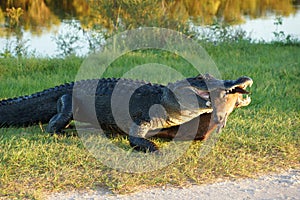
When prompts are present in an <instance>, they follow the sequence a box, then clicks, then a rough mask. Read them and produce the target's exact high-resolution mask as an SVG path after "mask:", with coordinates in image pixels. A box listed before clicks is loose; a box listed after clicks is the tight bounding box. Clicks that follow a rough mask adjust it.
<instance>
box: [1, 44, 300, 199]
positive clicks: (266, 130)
mask: <svg viewBox="0 0 300 200" xmlns="http://www.w3.org/2000/svg"><path fill="white" fill-rule="evenodd" d="M203 46H204V48H205V49H206V50H207V52H208V53H209V55H210V56H211V57H212V59H213V60H214V61H215V62H216V64H217V66H218V69H219V70H220V72H221V74H222V77H223V78H224V79H234V78H237V77H239V76H241V75H247V76H250V77H252V78H253V80H254V85H253V86H252V88H251V92H252V103H251V104H250V106H248V107H246V108H242V109H237V110H235V111H234V113H232V114H231V116H230V117H229V121H228V124H227V127H226V128H225V129H224V130H223V132H222V134H221V136H220V138H219V141H218V142H217V144H216V145H215V146H214V147H213V148H212V151H211V152H210V153H209V154H208V155H206V156H205V157H201V155H200V152H199V150H200V147H201V145H202V142H193V143H192V145H191V146H190V148H189V150H188V151H187V152H186V153H185V154H184V155H183V156H182V157H180V158H179V159H178V160H176V161H175V162H174V163H172V164H171V165H169V166H167V167H165V168H163V169H161V170H158V171H153V172H149V173H141V174H129V173H122V172H118V171H116V170H114V169H110V168H108V167H107V166H105V165H103V164H102V163H101V162H100V161H98V160H97V159H95V158H94V157H93V156H92V155H91V154H90V153H89V152H88V151H87V150H86V149H85V148H84V146H83V144H82V142H81V140H80V138H78V137H63V136H54V137H51V136H50V135H49V134H46V133H44V132H43V128H41V127H40V126H35V127H29V128H9V129H0V198H8V199H9V198H22V199H23V198H28V199H34V198H42V197H43V195H44V194H46V193H49V192H55V191H63V190H70V189H77V190H81V189H96V188H97V187H106V188H109V189H111V190H112V191H115V192H119V193H124V192H131V191H134V190H136V189H138V188H143V187H148V186H163V185H166V184H171V185H182V186H186V185H188V184H191V183H196V184H201V183H209V182H213V181H216V180H220V179H235V178H243V177H253V176H257V175H259V174H262V173H268V172H274V171H279V170H282V169H289V168H299V167H300V166H299V162H300V157H299V151H300V146H299V144H300V135H299V132H300V127H299V122H300V105H299V98H300V94H299V91H300V84H299V81H300V80H299V79H300V78H299V77H300V57H299V55H300V48H299V45H280V44H251V43H249V42H243V41H240V42H238V43H219V44H218V45H212V44H210V43H206V44H204V45H203ZM155 60H158V61H160V60H166V62H167V63H166V64H168V65H169V66H174V67H176V68H178V69H183V70H184V69H185V66H186V63H185V62H184V61H183V60H180V59H178V58H176V56H175V57H174V56H172V55H168V54H162V53H155V52H142V53H141V52H136V53H131V54H129V55H127V56H124V57H121V58H120V59H119V60H118V61H116V63H114V69H116V70H113V71H107V74H106V76H110V75H112V73H114V76H121V74H122V70H127V69H129V68H130V67H132V66H135V65H138V64H143V63H150V61H151V62H153V61H155ZM82 61H83V59H82V58H77V57H67V58H65V59H58V58H56V59H38V58H27V59H26V58H18V59H17V58H10V59H8V58H1V59H0V72H1V73H0V82H1V84H0V99H1V98H8V97H14V96H19V95H25V94H30V93H33V92H37V91H40V90H43V89H45V88H48V87H53V86H55V85H58V84H61V83H64V82H68V81H73V80H74V78H75V75H76V73H77V70H78V68H79V67H80V65H81V63H82ZM117 69H119V71H118V70H117ZM116 73H117V74H116ZM187 73H190V75H195V74H192V72H187ZM153 140H155V143H157V144H159V145H160V146H164V145H166V144H167V142H166V141H165V140H161V139H153ZM113 141H114V142H115V143H118V144H119V145H123V146H124V147H128V141H127V140H126V139H124V138H122V137H118V138H115V139H113Z"/></svg>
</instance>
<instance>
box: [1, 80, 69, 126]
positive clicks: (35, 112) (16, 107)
mask: <svg viewBox="0 0 300 200" xmlns="http://www.w3.org/2000/svg"><path fill="white" fill-rule="evenodd" d="M72 87H73V83H71V84H64V85H60V86H57V87H54V88H50V89H47V90H44V91H42V92H37V93H35V94H32V95H28V96H21V97H16V98H13V99H6V100H2V101H0V128H2V127H11V126H13V127H23V126H30V125H33V124H37V123H39V122H41V123H48V122H49V120H50V119H51V117H53V116H54V115H55V114H56V113H57V100H58V99H59V98H60V97H61V96H62V95H64V94H66V93H70V92H71V91H72Z"/></svg>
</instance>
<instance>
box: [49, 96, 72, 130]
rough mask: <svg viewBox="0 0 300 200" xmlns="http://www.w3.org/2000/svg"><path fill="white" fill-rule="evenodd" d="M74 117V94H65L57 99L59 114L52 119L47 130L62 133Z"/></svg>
mask: <svg viewBox="0 0 300 200" xmlns="http://www.w3.org/2000/svg"><path fill="white" fill-rule="evenodd" d="M72 118H73V114H72V96H71V95H68V94H65V95H63V96H62V97H61V98H60V99H59V100H58V101H57V114H56V115H54V116H53V117H52V118H51V119H50V121H49V124H48V126H47V128H46V132H48V133H59V134H60V133H62V129H63V128H65V127H66V126H67V125H68V124H69V123H70V121H71V120H72Z"/></svg>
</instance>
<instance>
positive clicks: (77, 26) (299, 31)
mask: <svg viewBox="0 0 300 200" xmlns="http://www.w3.org/2000/svg"><path fill="white" fill-rule="evenodd" d="M150 1H151V0H150ZM153 1H156V0H153ZM234 1H236V2H243V3H245V2H246V3H247V2H248V3H249V5H248V4H245V5H241V6H240V7H239V8H238V9H237V8H236V6H234V5H230V4H226V2H232V1H229V0H228V1H226V0H225V1H222V3H220V2H221V1H210V0H206V1H205V2H210V3H211V4H208V5H212V6H211V10H210V12H209V13H204V14H203V13H201V12H200V11H199V10H200V9H198V10H197V9H196V10H195V9H194V10H193V6H194V5H196V4H197V3H198V4H199V2H200V3H201V2H202V3H203V2H204V0H198V1H196V0H195V1H192V0H191V2H193V4H191V5H185V4H183V3H182V2H183V1H174V2H175V3H174V4H170V5H169V4H164V5H163V6H164V9H165V11H166V13H167V15H172V17H170V16H169V18H170V20H169V21H170V22H175V24H176V22H177V21H178V23H179V19H180V20H182V19H185V18H186V19H192V18H195V17H198V18H201V19H202V25H205V26H207V25H209V24H211V23H212V21H213V19H215V18H218V19H222V20H223V21H225V22H226V23H228V24H231V26H232V27H233V28H235V29H241V30H244V31H246V33H247V35H249V36H250V37H251V39H253V41H261V40H263V41H265V42H270V41H272V40H275V39H276V38H275V35H274V32H277V33H278V32H280V31H282V32H283V33H284V35H285V36H287V35H291V36H292V37H293V38H296V39H300V7H299V5H300V2H299V1H287V0H280V1H277V0H270V1H267V2H273V3H271V4H268V5H267V6H266V5H265V4H263V3H261V4H259V3H257V2H265V1H257V2H256V3H257V4H259V5H256V4H255V5H256V6H257V7H255V8H253V9H252V7H253V5H252V4H251V2H253V1H251V0H244V1H238V0H234ZM3 2H4V1H1V2H0V6H1V7H0V57H1V54H2V55H4V54H5V50H8V51H11V52H14V53H15V52H16V51H26V52H27V53H31V52H32V53H34V55H36V56H42V57H46V56H47V57H56V56H60V55H62V54H63V52H62V49H61V47H62V45H63V44H62V43H63V42H69V43H71V44H69V45H70V47H72V49H75V50H74V52H75V53H76V54H77V55H85V54H87V53H88V51H89V49H90V43H89V42H91V40H90V39H91V35H93V34H92V33H90V32H88V31H86V30H88V29H89V28H90V27H95V26H96V25H97V24H96V21H97V22H98V21H99V13H105V12H103V11H102V10H98V9H100V8H99V7H97V9H96V10H97V11H98V14H97V17H98V18H91V17H90V16H92V15H93V14H92V11H90V10H89V9H88V7H86V4H84V3H86V2H87V1H85V0H77V1H76V0H74V1H66V2H67V3H65V4H66V5H65V4H63V6H62V8H65V9H64V10H60V11H57V9H58V8H57V4H59V3H60V2H61V1H55V0H53V1H50V0H49V1H43V0H39V1H37V2H40V3H39V4H38V5H33V3H31V4H30V1H27V0H23V1H22V0H20V2H21V3H20V4H17V5H11V7H10V8H12V6H15V7H16V8H18V7H20V8H22V9H20V10H21V11H20V16H19V17H20V22H19V18H16V17H15V16H16V14H18V12H19V11H17V9H15V10H14V12H13V13H12V14H11V15H10V17H11V18H13V17H14V18H13V19H14V20H15V21H13V22H14V23H13V25H11V23H12V22H11V21H9V25H10V27H9V28H8V25H7V24H8V20H10V19H11V18H8V17H7V12H8V11H11V10H6V12H5V7H7V5H8V4H2V3H3ZM8 2H11V1H8ZM14 2H15V1H14ZM16 2H18V1H16ZM48 2H50V3H48ZM76 2H77V4H76ZM99 2H100V3H101V0H99ZM104 2H105V1H104ZM106 2H110V1H106ZM145 2H149V0H148V1H145ZM162 2H166V1H162ZM215 2H219V3H218V4H217V3H215ZM224 2H225V3H224ZM286 2H289V5H287V4H286ZM51 3H52V4H53V5H52V4H51ZM280 3H282V4H280ZM241 4H242V3H241ZM71 5H72V6H71ZM236 5H240V4H236ZM51 6H52V7H51ZM111 6H115V5H111ZM149 6H152V5H151V4H149V5H148V4H146V5H145V6H144V7H143V8H139V9H144V10H152V12H154V13H155V11H153V7H149ZM201 6H202V4H201ZM247 6H249V7H247ZM251 6H252V7H251ZM276 6H277V7H276ZM278 6H279V8H278ZM31 7H33V8H35V9H36V10H34V12H33V11H32V10H30V8H31ZM58 7H59V6H58ZM123 7H124V6H123ZM227 7H229V8H227ZM33 8H32V9H33ZM54 8H55V9H54ZM71 8H72V9H75V11H76V12H75V11H74V10H72V9H71ZM182 8H185V9H182ZM209 8H210V7H209ZM215 8H217V11H215V12H214V13H213V15H211V13H212V12H213V11H214V10H216V9H215ZM101 9H102V8H101ZM160 9H161V8H160ZM85 10H86V12H84V11H85ZM220 10H221V11H220ZM233 10H234V14H233V15H232V12H233ZM252 10H254V11H252ZM104 11H107V10H104ZM109 11H110V10H109ZM113 11H116V12H117V16H118V17H119V16H120V18H121V17H123V18H122V20H123V19H124V20H123V22H124V23H126V22H127V21H128V24H130V25H132V24H133V23H134V26H136V27H139V26H140V25H143V23H141V24H139V21H141V20H144V21H146V19H147V18H146V17H145V18H142V17H140V18H139V20H136V18H137V16H136V15H134V14H132V13H134V11H133V10H130V9H128V10H122V9H121V6H119V9H114V10H113ZM41 13H42V14H41ZM47 13H48V15H49V16H48V15H47ZM56 13H60V14H56ZM61 13H63V14H61ZM66 13H68V14H66ZM70 13H75V14H72V15H70ZM107 13H108V14H107V15H101V17H100V18H101V20H102V21H101V26H102V27H103V28H105V29H107V30H109V29H110V28H112V27H113V28H114V27H115V26H116V24H117V23H119V21H122V20H120V19H119V18H118V20H117V21H116V22H115V21H113V20H112V19H114V14H111V15H110V12H107ZM128 13H130V15H129V14H128ZM146 13H147V12H146ZM157 13H160V10H158V11H157ZM157 13H156V15H155V17H153V18H151V20H157V19H158V20H160V19H161V18H160V17H161V16H160V15H159V14H157ZM170 13H171V14H170ZM174 13H176V14H175V16H173V15H174ZM228 13H230V14H228ZM122 14H123V15H122ZM165 15H166V14H165ZM5 16H6V17H5ZM17 16H18V15H17ZM22 16H24V17H23V20H22ZM232 16H234V17H232ZM279 16H280V17H279ZM1 17H2V18H1ZM151 17H152V16H151ZM278 17H279V18H278ZM233 18H234V19H235V20H232V19H233ZM95 19H96V20H95ZM204 19H205V20H204ZM125 20H127V21H125ZM130 20H131V21H130ZM176 20H177V21H176ZM70 22H71V25H70ZM148 22H149V21H146V22H145V24H149V23H148ZM180 22H181V21H180ZM279 22H280V24H279V25H276V23H279ZM19 23H20V24H19ZM192 23H195V24H196V21H192ZM16 24H17V25H16ZM169 24H171V23H169ZM125 25H126V24H125ZM196 26H199V25H198V24H196ZM81 27H83V28H81ZM199 27H202V26H199ZM125 28H126V27H125ZM93 39H95V38H93ZM96 39H99V40H100V41H102V39H101V35H98V36H97V38H96ZM18 45H19V46H18ZM65 53H66V52H65Z"/></svg>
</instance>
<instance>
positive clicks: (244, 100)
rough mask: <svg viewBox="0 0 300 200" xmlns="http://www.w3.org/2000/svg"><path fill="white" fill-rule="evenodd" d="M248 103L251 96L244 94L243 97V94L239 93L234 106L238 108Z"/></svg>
mask: <svg viewBox="0 0 300 200" xmlns="http://www.w3.org/2000/svg"><path fill="white" fill-rule="evenodd" d="M250 103H251V98H250V97H249V96H248V95H245V97H244V95H242V94H240V95H239V97H238V99H237V101H236V104H235V106H236V107H237V108H238V107H243V106H248V105H249V104H250Z"/></svg>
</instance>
